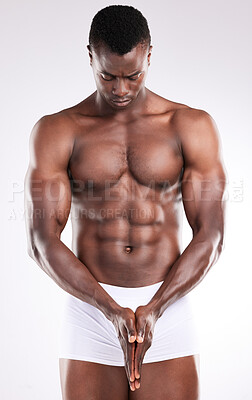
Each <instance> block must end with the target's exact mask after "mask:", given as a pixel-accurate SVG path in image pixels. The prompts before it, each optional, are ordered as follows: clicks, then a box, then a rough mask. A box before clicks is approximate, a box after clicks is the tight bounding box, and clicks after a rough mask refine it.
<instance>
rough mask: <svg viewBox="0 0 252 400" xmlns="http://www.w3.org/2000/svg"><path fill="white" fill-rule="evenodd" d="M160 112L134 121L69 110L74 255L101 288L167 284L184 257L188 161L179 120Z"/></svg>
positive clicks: (170, 111)
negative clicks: (182, 184) (184, 184)
mask: <svg viewBox="0 0 252 400" xmlns="http://www.w3.org/2000/svg"><path fill="white" fill-rule="evenodd" d="M156 97H157V99H159V100H158V101H159V107H158V108H159V109H160V112H157V111H156V108H157V107H155V109H153V110H152V111H149V112H148V113H146V114H142V115H138V116H137V118H131V119H129V120H128V121H120V120H118V119H116V118H114V117H111V116H105V117H100V116H97V115H95V113H92V112H91V109H92V107H90V104H89V103H88V102H87V103H86V112H85V105H84V107H83V105H82V106H81V112H80V107H79V106H75V108H72V109H71V118H72V121H74V122H73V129H74V146H73V151H72V155H71V158H70V161H69V166H68V173H69V178H70V179H71V183H72V209H71V220H72V227H73V240H72V249H73V251H74V253H75V255H76V256H77V257H78V258H79V259H80V260H81V261H82V262H83V263H84V264H85V265H86V266H87V268H88V269H89V270H90V272H91V273H92V274H93V275H94V277H95V278H96V279H97V281H99V282H104V283H108V284H111V285H118V286H130V287H138V286H146V285H151V284H153V283H156V282H159V281H161V280H163V279H164V278H165V276H166V274H167V272H168V271H169V269H170V268H171V266H172V264H173V263H174V262H175V260H176V259H177V258H178V257H179V255H180V253H181V218H182V216H181V211H182V201H181V189H180V182H181V177H182V174H183V157H182V153H181V148H180V144H179V139H178V133H177V132H176V129H175V128H176V127H175V125H174V124H173V116H174V112H175V111H176V108H177V107H185V106H184V105H178V104H176V103H172V102H169V101H166V100H165V99H162V98H160V97H159V96H156Z"/></svg>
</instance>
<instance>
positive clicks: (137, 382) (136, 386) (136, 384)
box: [135, 379, 141, 389]
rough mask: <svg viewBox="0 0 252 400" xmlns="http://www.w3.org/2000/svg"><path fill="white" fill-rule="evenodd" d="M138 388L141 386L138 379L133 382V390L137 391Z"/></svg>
mask: <svg viewBox="0 0 252 400" xmlns="http://www.w3.org/2000/svg"><path fill="white" fill-rule="evenodd" d="M140 386H141V385H140V379H136V380H135V388H136V389H139V388H140Z"/></svg>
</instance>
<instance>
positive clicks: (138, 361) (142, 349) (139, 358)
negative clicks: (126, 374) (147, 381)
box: [135, 343, 147, 383]
mask: <svg viewBox="0 0 252 400" xmlns="http://www.w3.org/2000/svg"><path fill="white" fill-rule="evenodd" d="M146 350H147V349H146V346H145V344H142V343H138V344H137V347H136V351H135V378H136V379H137V380H138V381H139V383H140V380H141V369H142V363H143V358H144V355H145V353H146Z"/></svg>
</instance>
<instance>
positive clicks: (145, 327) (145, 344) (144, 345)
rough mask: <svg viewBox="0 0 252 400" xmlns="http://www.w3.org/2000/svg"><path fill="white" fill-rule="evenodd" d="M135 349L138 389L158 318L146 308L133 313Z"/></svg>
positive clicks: (136, 385) (136, 383)
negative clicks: (135, 334)
mask: <svg viewBox="0 0 252 400" xmlns="http://www.w3.org/2000/svg"><path fill="white" fill-rule="evenodd" d="M135 318H136V333H137V337H136V340H137V342H136V348H135V357H134V359H135V362H134V372H135V387H136V388H138V387H140V381H141V369H142V363H143V359H144V356H145V353H146V351H147V350H148V349H149V348H150V347H151V344H152V339H153V334H154V328H155V324H156V322H157V319H158V317H157V316H156V314H155V313H154V312H153V310H151V309H150V308H149V307H148V306H139V307H138V308H137V309H136V311H135Z"/></svg>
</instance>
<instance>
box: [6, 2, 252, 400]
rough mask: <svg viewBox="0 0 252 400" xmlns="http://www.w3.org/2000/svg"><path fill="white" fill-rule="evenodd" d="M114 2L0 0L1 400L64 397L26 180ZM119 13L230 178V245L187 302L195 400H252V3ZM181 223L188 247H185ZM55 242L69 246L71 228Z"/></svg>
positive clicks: (85, 79) (144, 5)
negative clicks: (148, 42) (30, 228)
mask: <svg viewBox="0 0 252 400" xmlns="http://www.w3.org/2000/svg"><path fill="white" fill-rule="evenodd" d="M110 4H117V3H116V2H115V3H114V2H109V3H107V2H106V1H99V0H94V1H88V2H85V1H80V0H73V1H71V2H70V1H66V0H53V1H49V0H43V1H42V0H41V1H36V0H30V1H28V0H23V1H22V2H19V1H17V0H12V1H8V2H7V0H5V2H2V7H1V21H0V27H1V35H0V40H1V69H2V72H1V82H0V84H1V95H2V104H1V142H2V148H1V149H2V156H1V162H2V167H1V172H2V178H1V181H2V185H1V188H2V193H1V198H2V200H3V206H2V210H3V225H2V228H1V236H2V238H1V243H3V250H2V252H3V253H4V262H3V263H1V270H0V271H1V272H0V273H1V277H0V282H1V283H0V285H1V287H0V293H1V307H0V309H1V316H0V318H1V320H0V321H1V329H0V335H1V337H0V340H1V345H0V348H1V355H0V380H1V387H0V397H1V399H3V400H34V399H36V400H45V399H53V400H59V399H60V398H61V396H60V384H59V374H58V359H57V350H58V349H57V346H58V331H59V323H60V315H61V311H62V300H63V298H64V292H63V290H61V289H60V288H59V287H58V286H57V285H56V284H55V283H54V282H53V281H52V280H50V278H49V277H48V276H47V275H46V274H45V273H44V272H43V271H42V270H41V269H40V268H39V267H38V266H37V265H36V264H35V262H34V261H32V260H31V259H30V258H29V257H28V255H27V252H26V236H25V226H24V217H23V208H24V207H23V180H24V175H25V172H26V169H27V166H28V158H29V154H28V140H29V135H30V132H31V129H32V127H33V125H34V124H35V122H36V121H37V120H38V119H39V118H40V117H41V116H42V115H45V114H50V113H54V112H56V111H59V110H61V109H63V108H66V107H69V106H72V105H73V104H76V103H78V102H80V101H81V100H82V99H83V98H86V97H87V96H89V95H90V94H91V93H92V92H93V91H94V90H95V89H96V88H95V83H94V80H93V75H92V70H91V67H90V65H89V59H88V53H87V50H86V45H87V43H88V33H89V28H90V24H91V20H92V18H93V16H94V15H95V14H96V12H97V11H98V10H99V9H101V8H103V7H105V6H107V5H110ZM119 4H128V5H133V6H135V7H136V8H138V9H139V10H140V11H141V12H142V13H143V15H144V16H145V17H146V18H147V20H148V22H149V27H150V30H151V36H152V45H153V51H152V60H151V66H150V69H149V74H148V78H147V82H146V86H147V87H148V88H149V89H150V90H152V91H154V92H156V93H158V94H159V95H161V96H163V97H166V98H168V99H170V100H173V101H177V102H181V103H184V104H188V105H190V106H191V107H196V108H201V109H204V110H206V111H207V112H209V113H210V114H211V115H212V117H213V118H214V119H215V121H216V123H217V126H218V128H219V131H220V135H221V142H222V147H223V156H224V161H225V166H226V169H227V172H228V193H227V195H228V198H227V222H226V238H225V243H226V244H225V249H224V252H223V253H222V255H221V257H220V259H219V261H218V262H217V264H215V266H214V267H213V268H212V270H211V271H210V272H209V274H208V275H207V277H206V278H205V280H204V281H203V282H202V283H201V284H200V285H199V286H198V287H197V288H196V289H194V291H193V292H192V298H193V302H194V304H195V312H196V316H197V320H198V329H199V333H200V337H201V345H202V353H201V393H202V396H201V398H202V400H213V399H214V400H223V399H228V400H245V399H251V398H252V388H251V382H250V380H251V370H252V365H251V364H252V363H251V357H252V351H251V344H250V338H251V335H252V329H251V328H252V327H251V325H252V324H251V305H252V304H251V303H252V301H251V294H250V293H251V291H250V288H251V278H252V273H251V267H252V265H251V256H250V254H251V253H250V250H251V247H250V246H251V245H250V242H251V222H252V221H251V207H249V205H250V204H249V201H250V202H251V185H250V181H251V176H250V169H249V164H250V163H249V161H251V107H252V104H251V101H250V100H251V92H252V90H251V89H252V88H251V70H252V62H251V28H249V25H250V26H251V11H252V10H251V5H249V1H244V0H241V1H240V2H239V3H238V2H237V1H233V0H229V1H223V0H218V1H217V0H211V1H210V0H207V1H203V0H191V1H186V0H183V1H180V0H176V1H175V0H173V1H161V0H156V1H155V2H153V1H146V0H145V1H144V0H143V1H132V2H130V3H127V2H123V1H122V2H120V3H119ZM206 151H207V149H206ZM250 165H251V164H250ZM186 224H187V223H186V220H184V247H186V245H187V242H188V240H190V237H191V236H190V230H189V228H188V226H187V225H186ZM62 238H63V240H64V241H65V243H66V244H68V245H69V246H70V240H71V229H70V226H69V224H68V225H67V227H66V230H65V231H64V233H63V236H62ZM118 400H119V399H118Z"/></svg>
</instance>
